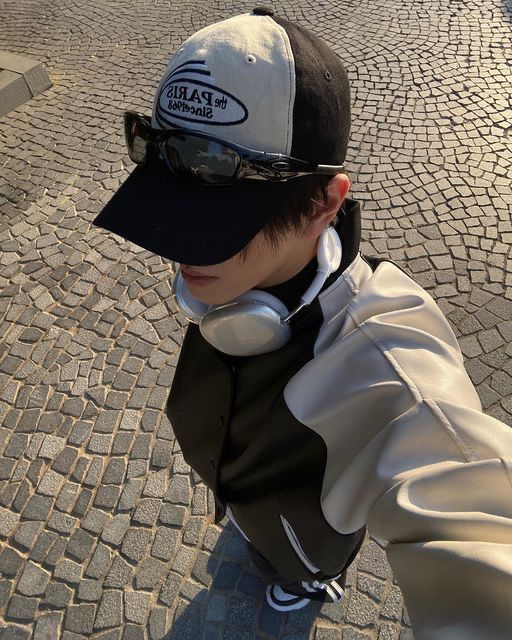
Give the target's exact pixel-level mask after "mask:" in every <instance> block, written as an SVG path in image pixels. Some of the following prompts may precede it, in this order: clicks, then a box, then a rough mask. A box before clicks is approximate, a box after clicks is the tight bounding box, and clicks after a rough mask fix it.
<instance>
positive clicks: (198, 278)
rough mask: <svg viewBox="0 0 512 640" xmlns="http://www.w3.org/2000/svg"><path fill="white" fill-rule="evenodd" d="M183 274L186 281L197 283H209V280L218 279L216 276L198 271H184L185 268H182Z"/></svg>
mask: <svg viewBox="0 0 512 640" xmlns="http://www.w3.org/2000/svg"><path fill="white" fill-rule="evenodd" d="M196 274H197V275H196ZM181 275H182V276H183V279H184V280H185V282H188V283H189V284H196V285H201V284H208V283H209V282H213V281H214V280H217V277H216V276H206V275H204V274H199V273H198V272H197V271H184V270H183V269H182V270H181Z"/></svg>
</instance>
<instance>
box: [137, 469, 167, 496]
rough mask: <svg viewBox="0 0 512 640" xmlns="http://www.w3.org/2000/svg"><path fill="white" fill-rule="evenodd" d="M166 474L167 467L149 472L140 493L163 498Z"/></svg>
mask: <svg viewBox="0 0 512 640" xmlns="http://www.w3.org/2000/svg"><path fill="white" fill-rule="evenodd" d="M168 475H169V472H168V470H167V469H162V471H152V472H150V473H149V474H148V477H147V480H146V484H145V485H144V490H143V492H142V495H143V496H148V497H152V498H163V497H164V496H165V494H166V491H167V484H168Z"/></svg>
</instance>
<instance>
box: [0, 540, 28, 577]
mask: <svg viewBox="0 0 512 640" xmlns="http://www.w3.org/2000/svg"><path fill="white" fill-rule="evenodd" d="M22 565H23V558H22V556H21V554H20V553H18V552H17V551H15V550H14V549H12V548H11V547H5V548H4V549H3V550H2V551H1V552H0V573H1V574H2V576H4V577H5V576H7V577H14V576H15V575H16V574H17V573H18V571H19V570H20V568H21V566H22Z"/></svg>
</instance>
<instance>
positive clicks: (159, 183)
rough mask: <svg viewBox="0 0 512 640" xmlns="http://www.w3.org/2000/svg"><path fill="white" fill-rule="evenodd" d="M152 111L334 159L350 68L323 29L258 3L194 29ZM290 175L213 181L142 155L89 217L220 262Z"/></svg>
mask: <svg viewBox="0 0 512 640" xmlns="http://www.w3.org/2000/svg"><path fill="white" fill-rule="evenodd" d="M151 121H152V127H154V128H156V129H170V128H175V127H180V128H185V129H189V130H192V131H198V132H204V133H207V134H210V135H214V136H216V137H217V138H222V139H224V140H226V141H229V142H233V143H236V144H239V145H242V146H244V147H249V148H251V149H258V150H261V151H267V152H271V153H281V154H284V155H287V156H292V157H294V158H299V159H302V160H308V161H311V162H315V163H319V164H328V165H341V164H343V162H344V160H345V156H346V152H347V145H348V138H349V132H350V89H349V82H348V77H347V73H346V70H345V68H344V66H343V64H342V62H341V59H340V58H339V57H338V55H337V54H336V53H335V52H334V51H333V50H332V49H330V48H329V47H328V46H327V45H326V44H325V42H324V41H323V40H321V39H320V38H319V37H317V36H316V35H314V34H313V33H311V32H310V31H308V30H307V29H305V28H304V27H302V26H301V25H298V24H297V23H294V22H290V21H289V20H286V19H285V18H281V17H278V16H276V15H274V12H273V11H272V10H271V9H268V8H266V7H256V8H255V9H254V10H253V11H252V12H251V13H246V14H242V15H238V16H235V17H233V18H229V19H227V20H223V21H221V22H217V23H214V24H211V25H209V26H207V27H205V28H204V29H201V30H200V31H198V32H196V33H194V34H193V35H192V36H190V37H189V38H188V39H187V40H186V41H185V42H184V43H183V44H182V45H181V46H180V47H179V48H178V50H177V51H176V52H175V53H174V55H173V56H172V57H171V59H170V61H169V64H168V66H167V68H166V70H165V73H164V75H163V77H162V79H161V81H160V83H159V85H158V88H157V91H156V94H155V97H154V100H153V110H152V116H151ZM295 180H301V178H296V179H295ZM293 182H294V180H291V181H289V182H284V183H283V182H269V181H265V180H242V181H240V182H238V183H237V184H236V185H233V186H229V187H222V188H210V187H207V186H205V187H203V186H197V185H193V184H189V183H186V182H183V181H181V180H179V179H178V178H175V177H174V176H173V175H172V174H171V173H170V172H169V170H168V169H167V167H166V166H165V164H164V163H163V162H161V163H153V164H150V165H146V166H137V167H136V168H135V169H134V171H133V172H132V173H131V175H130V176H129V177H128V178H127V180H126V181H125V182H124V183H123V184H122V185H121V187H120V188H119V190H118V191H117V192H116V193H115V194H114V196H113V197H112V199H111V200H110V202H109V203H108V204H107V205H106V207H105V208H104V209H103V210H102V212H101V213H100V214H99V215H98V216H97V217H96V219H95V220H94V221H93V224H94V225H95V226H98V227H101V228H104V229H107V230H109V231H112V232H113V233H116V234H117V235H120V236H121V237H123V238H126V239H127V240H130V241H132V242H134V243H135V244H137V245H139V246H141V247H143V248H145V249H148V250H150V251H152V252H154V253H156V254H158V255H161V256H163V257H166V258H169V259H171V260H175V261H176V262H179V263H184V264H188V265H194V266H202V265H211V264H217V263H219V262H223V261H225V260H227V259H229V258H230V257H232V256H233V255H235V254H236V253H237V252H238V251H240V250H241V249H242V248H243V247H244V246H245V245H247V244H248V243H249V242H250V241H251V239H252V238H253V237H254V236H255V235H256V234H257V233H258V232H259V231H260V230H261V229H262V228H263V227H264V226H265V224H266V223H267V222H268V221H269V219H270V218H272V215H273V208H272V202H273V201H275V199H276V198H279V196H280V195H282V194H283V193H284V192H285V191H287V190H289V189H292V188H293Z"/></svg>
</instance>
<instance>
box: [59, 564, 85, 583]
mask: <svg viewBox="0 0 512 640" xmlns="http://www.w3.org/2000/svg"><path fill="white" fill-rule="evenodd" d="M81 574H82V567H81V566H80V565H79V564H78V563H77V562H74V561H73V560H68V559H67V558H66V559H63V560H61V561H60V562H59V563H58V564H57V565H56V566H55V570H54V572H53V575H54V577H55V578H60V579H61V580H63V581H64V582H67V583H68V584H71V585H74V584H78V583H79V582H80V579H81Z"/></svg>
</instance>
